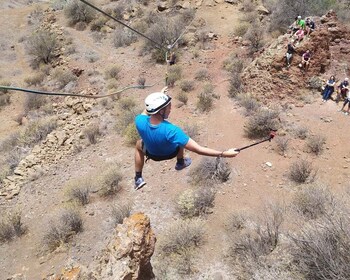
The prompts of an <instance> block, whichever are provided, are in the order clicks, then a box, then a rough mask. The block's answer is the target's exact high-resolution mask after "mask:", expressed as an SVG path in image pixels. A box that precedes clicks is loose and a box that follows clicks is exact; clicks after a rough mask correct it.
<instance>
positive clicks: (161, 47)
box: [80, 0, 166, 49]
mask: <svg viewBox="0 0 350 280" xmlns="http://www.w3.org/2000/svg"><path fill="white" fill-rule="evenodd" d="M80 1H81V2H83V3H85V4H86V5H89V6H90V7H91V8H93V9H95V10H96V11H99V12H100V13H102V14H104V15H105V16H106V17H109V18H111V19H113V20H115V21H116V22H118V23H120V24H121V25H123V26H125V27H126V28H129V29H130V30H132V31H134V32H135V33H137V34H138V35H140V36H142V37H144V38H146V39H147V40H149V41H151V42H152V43H153V44H155V45H156V46H157V48H158V49H166V48H164V47H163V46H162V45H161V44H159V43H157V42H156V41H154V40H152V39H151V38H149V37H147V36H146V35H144V34H142V33H141V32H139V31H137V30H136V29H134V28H132V27H131V26H129V25H127V24H125V23H124V22H122V21H120V20H118V19H116V18H115V17H112V16H111V15H109V14H107V13H106V12H104V11H102V10H101V9H99V8H97V7H96V6H94V5H92V4H91V3H89V2H87V1H85V0H80Z"/></svg>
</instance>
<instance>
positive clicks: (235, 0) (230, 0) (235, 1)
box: [225, 0, 239, 4]
mask: <svg viewBox="0 0 350 280" xmlns="http://www.w3.org/2000/svg"><path fill="white" fill-rule="evenodd" d="M225 2H226V3H229V4H238V2H239V1H238V0H225Z"/></svg>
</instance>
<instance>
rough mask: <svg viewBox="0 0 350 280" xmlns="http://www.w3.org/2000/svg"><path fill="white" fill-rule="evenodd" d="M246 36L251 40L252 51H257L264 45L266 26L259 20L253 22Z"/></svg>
mask: <svg viewBox="0 0 350 280" xmlns="http://www.w3.org/2000/svg"><path fill="white" fill-rule="evenodd" d="M244 37H245V39H247V40H249V41H250V51H251V52H256V51H258V50H260V49H261V48H262V47H263V45H264V38H265V28H264V27H263V26H262V25H261V24H260V23H259V22H253V23H252V25H251V26H250V27H249V28H248V30H247V33H246V34H245V36H244Z"/></svg>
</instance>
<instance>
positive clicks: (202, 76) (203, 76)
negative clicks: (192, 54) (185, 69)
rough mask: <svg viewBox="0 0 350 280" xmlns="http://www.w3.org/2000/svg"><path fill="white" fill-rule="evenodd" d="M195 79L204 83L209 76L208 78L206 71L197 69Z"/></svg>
mask: <svg viewBox="0 0 350 280" xmlns="http://www.w3.org/2000/svg"><path fill="white" fill-rule="evenodd" d="M195 79H196V80H197V81H205V80H209V79H210V76H209V72H208V70H207V69H205V68H201V69H199V70H198V71H197V72H196V74H195Z"/></svg>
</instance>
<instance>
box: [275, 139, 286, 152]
mask: <svg viewBox="0 0 350 280" xmlns="http://www.w3.org/2000/svg"><path fill="white" fill-rule="evenodd" d="M289 142H290V138H288V137H277V138H276V140H275V143H276V151H277V153H278V154H280V155H282V156H284V155H285V154H286V152H287V150H288V146H289Z"/></svg>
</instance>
